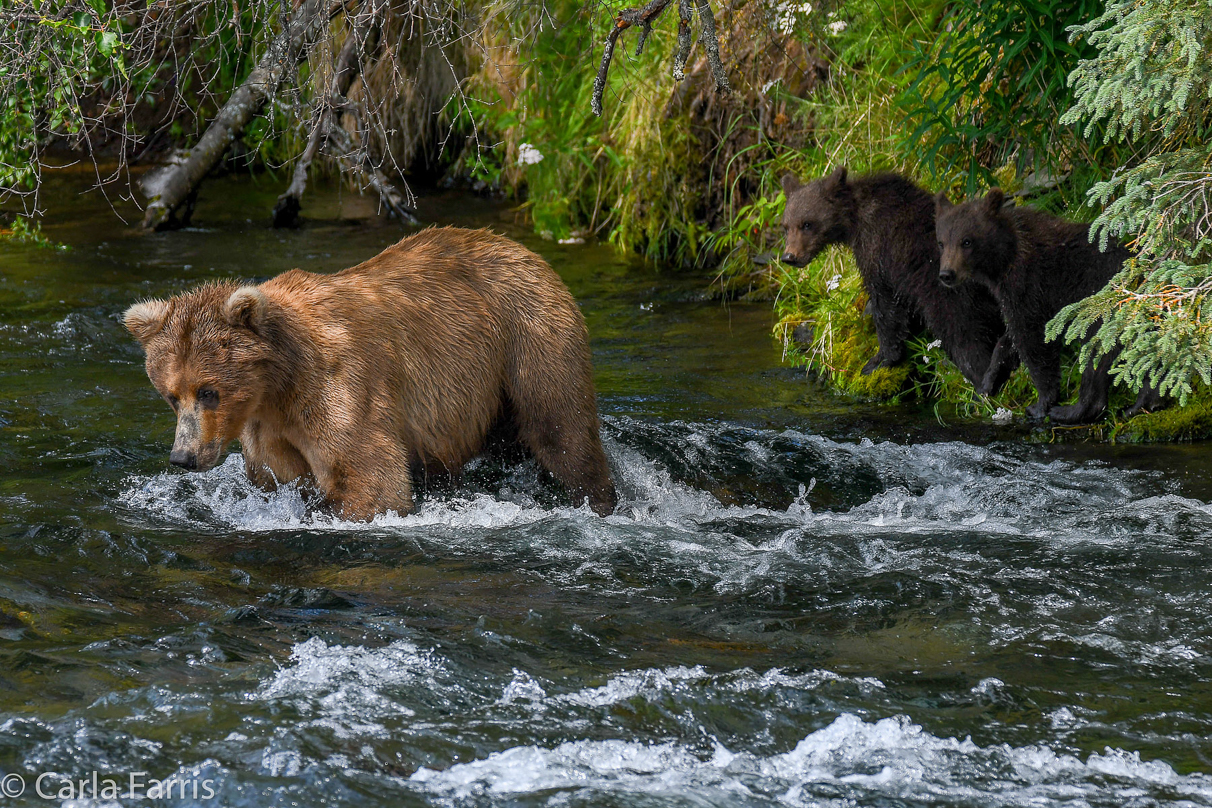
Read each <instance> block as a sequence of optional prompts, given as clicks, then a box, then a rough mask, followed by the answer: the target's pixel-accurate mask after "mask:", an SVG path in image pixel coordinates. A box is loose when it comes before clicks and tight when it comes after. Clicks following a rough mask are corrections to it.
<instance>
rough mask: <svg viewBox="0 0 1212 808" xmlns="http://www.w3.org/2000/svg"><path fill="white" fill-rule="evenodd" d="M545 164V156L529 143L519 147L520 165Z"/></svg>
mask: <svg viewBox="0 0 1212 808" xmlns="http://www.w3.org/2000/svg"><path fill="white" fill-rule="evenodd" d="M541 162H543V154H542V152H540V151H539V150H538V149H536V148H535V147H534V146H532V145H530V144H529V143H523V144H522V145H521V146H518V165H520V166H530V165H534V164H535V163H541Z"/></svg>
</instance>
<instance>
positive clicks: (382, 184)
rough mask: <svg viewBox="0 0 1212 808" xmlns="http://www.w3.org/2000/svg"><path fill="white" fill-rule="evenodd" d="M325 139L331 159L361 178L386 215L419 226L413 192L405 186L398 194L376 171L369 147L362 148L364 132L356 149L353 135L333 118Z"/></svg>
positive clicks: (379, 172) (384, 177) (376, 164)
mask: <svg viewBox="0 0 1212 808" xmlns="http://www.w3.org/2000/svg"><path fill="white" fill-rule="evenodd" d="M327 138H328V142H329V143H331V144H332V146H333V148H334V154H333V156H334V157H336V158H337V160H339V161H340V162H341V165H342V166H344V167H345V170H346V171H349V172H351V173H353V174H358V175H360V176H361V177H362V179H363V181H364V182H365V183H366V185H368V186H370V188H372V189H373V190H374V191H375V193H377V194H378V195H379V201H380V202H381V203H382V204H383V207H385V208H387V211H388V213H390V214H391V215H392V216H395V217H396V218H397V219H399V220H400V221H402V222H408V223H410V224H417V223H418V221H417V216H416V213H417V209H416V207H415V206H414V205H413V201H414V199H413V195H412V192H411V191H409V190H408V187H407V186H405V188H404V191H405V193H403V194H402V193H400V191H399V189H398V188H396V187H395V186H394V185H392V183H391V180H389V179H387V175H385V174H384V173H383V171H382V169H380V168H379V163H378V162H377V161H376V160H375V159H374V157H373V156H372V155H371V154H370V147H369V146H367V145H365V144H366V143H367V137H366V133H365V132H363V133H362V143H363V145H362V146H361V147H360V148H359V147H358V146H356V145H355V144H354V141H353V136H352V135H350V134H349V132H347V131H345V128H344V127H343V126H341V125H340V124H339V123H337V121H336V118H335V117H334V118H333V120H332V121H331V122H330V123H329V127H328V133H327Z"/></svg>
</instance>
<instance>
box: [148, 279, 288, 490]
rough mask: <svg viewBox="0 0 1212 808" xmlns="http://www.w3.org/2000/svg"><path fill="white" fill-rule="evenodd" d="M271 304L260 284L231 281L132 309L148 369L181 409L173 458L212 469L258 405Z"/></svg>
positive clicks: (191, 466)
mask: <svg viewBox="0 0 1212 808" xmlns="http://www.w3.org/2000/svg"><path fill="white" fill-rule="evenodd" d="M272 307H273V304H272V303H271V302H270V301H269V299H268V298H266V297H265V295H264V294H262V293H261V291H260V290H259V289H258V288H257V287H255V286H236V285H235V284H231V283H226V284H208V285H206V286H203V287H201V288H200V289H196V290H194V291H192V292H189V293H187V294H184V295H178V296H177V297H173V298H169V299H168V300H146V301H144V302H142V303H136V304H135V305H134V306H131V307H130V308H129V309H127V310H126V314H125V316H124V321H125V323H126V328H127V330H129V331H130V332H131V333H132V334H134V335H135V338H136V339H138V340H139V342H140V343H142V345H143V350H144V351H145V352H146V353H147V375H148V377H149V378H150V379H151V382H152V384H153V385H154V386H155V388H156V390H158V391H159V392H160V395H161V396H163V397H164V400H165V401H167V402H168V404H169V406H171V407H172V408H173V411H174V412H176V413H177V434H176V438H175V439H174V440H173V449H172V453H171V454H170V455H169V456H168V459H169V461H170V462H172V463H173V464H174V465H177V466H181V467H182V468H187V469H190V470H195V471H206V470H207V469H210V468H213V467H214V466H215V465H217V464H218V463H219V461H220V460H221V459H222V457H223V453H224V451H225V450H226V448H227V445H228V444H229V443H231V442H232V441H233V440H235V439H236V438H237V437H238V436H239V435H240V431H241V430H242V429H243V427H244V422H245V421H246V420H248V417H249V415H251V414H252V412H253V411H254V410H255V409H256V408H257V406H258V405H259V404H260V401H261V398H262V395H263V394H264V390H265V378H266V372H265V371H266V364H267V363H268V361H269V360H270V359H271V357H272V352H271V346H270V343H269V342H268V341H267V339H266V334H267V331H268V327H269V324H270V321H271V317H272V312H271V309H272Z"/></svg>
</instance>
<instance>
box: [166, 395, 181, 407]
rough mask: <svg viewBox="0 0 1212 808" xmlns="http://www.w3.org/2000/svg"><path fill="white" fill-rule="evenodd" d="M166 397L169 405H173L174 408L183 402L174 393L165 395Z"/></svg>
mask: <svg viewBox="0 0 1212 808" xmlns="http://www.w3.org/2000/svg"><path fill="white" fill-rule="evenodd" d="M165 398H167V399H168V406H170V407H172V408H173V409H174V410H175V409H177V405H178V404H180V403H181V399H179V398H177V397H176V396H174V395H172V394H169V395H167V396H165Z"/></svg>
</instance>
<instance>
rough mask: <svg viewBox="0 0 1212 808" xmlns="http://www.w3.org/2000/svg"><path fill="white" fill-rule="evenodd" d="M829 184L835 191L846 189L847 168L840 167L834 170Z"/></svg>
mask: <svg viewBox="0 0 1212 808" xmlns="http://www.w3.org/2000/svg"><path fill="white" fill-rule="evenodd" d="M828 182H829V187H830V188H832V189H834V190H835V191H836V190H837V189H839V188H845V187H846V167H845V166H838V167H837V168H835V169H834V170H833V173H832V174H830V175H829V180H828Z"/></svg>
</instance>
